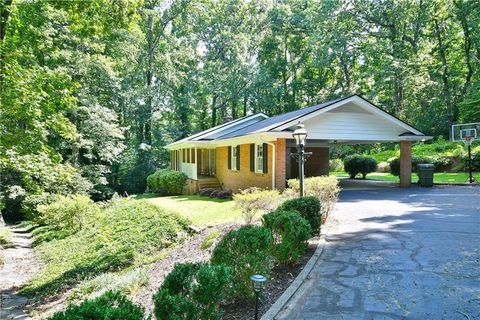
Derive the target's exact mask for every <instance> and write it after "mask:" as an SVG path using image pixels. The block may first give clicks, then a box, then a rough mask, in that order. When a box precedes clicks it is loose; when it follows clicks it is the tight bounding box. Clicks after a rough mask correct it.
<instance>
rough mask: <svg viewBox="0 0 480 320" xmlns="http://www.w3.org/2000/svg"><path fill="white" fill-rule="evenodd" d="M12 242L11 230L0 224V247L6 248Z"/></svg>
mask: <svg viewBox="0 0 480 320" xmlns="http://www.w3.org/2000/svg"><path fill="white" fill-rule="evenodd" d="M11 243H12V231H10V229H8V228H7V227H4V226H0V247H3V248H6V247H8V246H10V244H11Z"/></svg>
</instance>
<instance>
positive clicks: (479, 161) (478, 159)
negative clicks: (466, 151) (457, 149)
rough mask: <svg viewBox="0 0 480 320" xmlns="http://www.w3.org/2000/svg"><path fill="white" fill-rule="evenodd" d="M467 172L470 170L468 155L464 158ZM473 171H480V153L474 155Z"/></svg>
mask: <svg viewBox="0 0 480 320" xmlns="http://www.w3.org/2000/svg"><path fill="white" fill-rule="evenodd" d="M462 163H463V164H464V168H465V170H468V155H467V156H465V157H462ZM472 171H480V152H478V153H472Z"/></svg>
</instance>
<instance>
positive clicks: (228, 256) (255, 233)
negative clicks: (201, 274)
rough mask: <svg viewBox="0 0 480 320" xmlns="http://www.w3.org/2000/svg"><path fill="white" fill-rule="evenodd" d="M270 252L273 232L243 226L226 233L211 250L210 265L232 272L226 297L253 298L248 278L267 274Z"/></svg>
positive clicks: (269, 266) (270, 266)
mask: <svg viewBox="0 0 480 320" xmlns="http://www.w3.org/2000/svg"><path fill="white" fill-rule="evenodd" d="M272 248H273V238H272V232H271V231H270V229H268V228H266V227H258V226H252V225H248V226H244V227H241V228H240V229H238V230H233V231H230V232H228V233H227V234H226V235H225V236H224V237H223V239H222V240H220V242H219V243H218V244H217V246H216V247H215V249H214V250H213V254H212V260H211V262H212V264H215V265H219V264H224V265H227V266H230V267H231V268H232V270H233V279H232V286H231V288H230V292H229V293H228V295H229V296H230V297H232V298H251V297H253V292H252V291H253V290H252V284H251V280H250V277H251V276H252V275H253V274H256V273H259V274H263V275H268V274H269V273H270V270H271V268H272V263H271V258H270V253H271V251H272Z"/></svg>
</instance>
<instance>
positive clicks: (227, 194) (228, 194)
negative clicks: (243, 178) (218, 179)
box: [217, 190, 232, 199]
mask: <svg viewBox="0 0 480 320" xmlns="http://www.w3.org/2000/svg"><path fill="white" fill-rule="evenodd" d="M217 198H218V199H232V190H223V191H220V192H218V193H217Z"/></svg>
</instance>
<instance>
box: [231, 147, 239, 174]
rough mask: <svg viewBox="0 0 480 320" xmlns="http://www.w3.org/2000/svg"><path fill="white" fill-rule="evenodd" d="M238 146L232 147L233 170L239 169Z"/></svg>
mask: <svg viewBox="0 0 480 320" xmlns="http://www.w3.org/2000/svg"><path fill="white" fill-rule="evenodd" d="M237 150H238V148H237V146H233V147H232V170H238V168H237Z"/></svg>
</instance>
